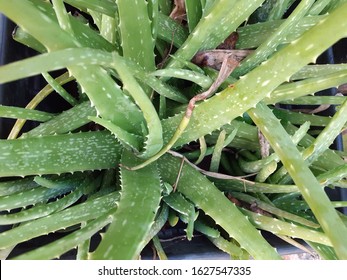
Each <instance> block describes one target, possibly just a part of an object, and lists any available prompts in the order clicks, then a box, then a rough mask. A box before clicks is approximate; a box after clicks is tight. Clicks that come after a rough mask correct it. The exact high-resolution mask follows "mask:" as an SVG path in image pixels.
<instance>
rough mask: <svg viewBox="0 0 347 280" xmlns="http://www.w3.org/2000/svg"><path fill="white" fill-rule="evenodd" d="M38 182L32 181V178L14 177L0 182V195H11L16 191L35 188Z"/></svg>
mask: <svg viewBox="0 0 347 280" xmlns="http://www.w3.org/2000/svg"><path fill="white" fill-rule="evenodd" d="M37 187H38V184H37V183H36V182H34V181H33V178H31V177H28V178H24V179H15V180H9V181H4V182H0V196H6V195H11V194H14V193H17V192H22V191H25V190H30V189H34V188H37Z"/></svg>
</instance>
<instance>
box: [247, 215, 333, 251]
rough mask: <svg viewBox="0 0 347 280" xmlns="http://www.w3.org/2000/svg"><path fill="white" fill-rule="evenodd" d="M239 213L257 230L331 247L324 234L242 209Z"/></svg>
mask: <svg viewBox="0 0 347 280" xmlns="http://www.w3.org/2000/svg"><path fill="white" fill-rule="evenodd" d="M241 211H242V212H243V213H245V214H246V215H247V217H249V221H250V222H251V223H252V224H253V225H254V226H256V227H257V228H259V229H263V230H266V231H269V232H272V233H275V234H280V235H289V236H292V237H296V238H300V239H303V240H308V241H313V242H317V243H320V244H323V245H328V246H332V244H331V242H330V240H329V238H328V237H327V236H326V235H325V234H324V233H322V232H319V231H317V230H313V229H308V228H306V227H302V226H298V225H295V224H293V223H287V222H283V221H281V220H278V219H275V218H271V217H267V216H264V215H261V214H258V213H253V212H251V211H248V210H245V209H242V210H241Z"/></svg>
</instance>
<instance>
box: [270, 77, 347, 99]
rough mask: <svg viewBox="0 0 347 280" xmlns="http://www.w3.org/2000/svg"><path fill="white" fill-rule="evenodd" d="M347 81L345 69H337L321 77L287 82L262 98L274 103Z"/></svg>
mask: <svg viewBox="0 0 347 280" xmlns="http://www.w3.org/2000/svg"><path fill="white" fill-rule="evenodd" d="M346 81H347V71H346V70H344V71H338V72H335V73H331V74H327V75H326V76H323V77H318V78H311V79H306V80H303V81H298V82H293V83H287V84H284V85H281V86H279V87H278V88H277V89H275V90H274V91H273V92H272V93H271V96H267V97H265V98H264V102H265V103H267V104H275V103H278V102H282V101H283V100H291V99H294V98H297V97H301V96H304V95H307V94H313V93H315V92H317V91H320V90H323V89H327V88H331V87H336V85H341V84H343V83H346Z"/></svg>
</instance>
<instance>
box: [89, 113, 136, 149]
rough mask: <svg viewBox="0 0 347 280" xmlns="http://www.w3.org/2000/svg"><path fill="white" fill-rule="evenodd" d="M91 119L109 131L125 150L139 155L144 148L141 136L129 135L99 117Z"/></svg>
mask: <svg viewBox="0 0 347 280" xmlns="http://www.w3.org/2000/svg"><path fill="white" fill-rule="evenodd" d="M89 119H90V120H91V121H93V122H95V123H97V124H100V125H102V126H103V127H104V128H106V129H108V130H109V131H110V132H111V133H112V134H113V135H114V136H115V137H116V138H117V139H118V140H119V142H120V143H121V144H122V145H123V146H124V147H125V148H127V149H129V150H132V151H133V152H135V153H139V151H140V149H141V146H142V143H141V142H142V137H141V136H139V135H136V134H132V133H129V132H127V131H125V130H123V129H122V128H120V127H119V126H117V125H115V124H113V123H112V122H111V121H108V120H104V119H101V118H98V117H89Z"/></svg>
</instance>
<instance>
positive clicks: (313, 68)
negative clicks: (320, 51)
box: [291, 63, 347, 81]
mask: <svg viewBox="0 0 347 280" xmlns="http://www.w3.org/2000/svg"><path fill="white" fill-rule="evenodd" d="M346 69H347V64H345V63H340V64H317V65H307V66H305V67H303V68H302V69H301V70H300V71H298V72H297V73H295V74H294V75H293V76H292V77H291V80H292V81H295V80H302V79H309V78H317V77H323V76H326V75H329V74H332V73H336V72H340V71H343V70H346Z"/></svg>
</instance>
